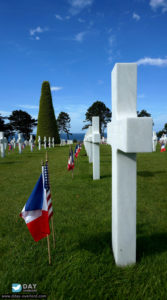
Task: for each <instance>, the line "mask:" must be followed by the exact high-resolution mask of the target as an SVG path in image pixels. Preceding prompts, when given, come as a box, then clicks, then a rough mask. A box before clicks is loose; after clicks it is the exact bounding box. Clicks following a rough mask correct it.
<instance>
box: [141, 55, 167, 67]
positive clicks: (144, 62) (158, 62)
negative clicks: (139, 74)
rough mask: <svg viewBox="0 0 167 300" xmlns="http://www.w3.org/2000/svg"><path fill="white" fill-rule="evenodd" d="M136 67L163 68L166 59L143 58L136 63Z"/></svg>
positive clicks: (166, 64) (165, 64)
mask: <svg viewBox="0 0 167 300" xmlns="http://www.w3.org/2000/svg"><path fill="white" fill-rule="evenodd" d="M136 63H137V64H138V65H150V66H158V67H165V66H167V58H164V59H162V58H151V57H145V58H141V59H139V60H138V61H137V62H136Z"/></svg>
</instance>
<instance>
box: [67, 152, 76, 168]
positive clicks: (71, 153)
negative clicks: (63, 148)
mask: <svg viewBox="0 0 167 300" xmlns="http://www.w3.org/2000/svg"><path fill="white" fill-rule="evenodd" d="M67 169H68V171H70V170H73V169H74V157H73V150H72V149H71V151H70V153H69V159H68V166H67Z"/></svg>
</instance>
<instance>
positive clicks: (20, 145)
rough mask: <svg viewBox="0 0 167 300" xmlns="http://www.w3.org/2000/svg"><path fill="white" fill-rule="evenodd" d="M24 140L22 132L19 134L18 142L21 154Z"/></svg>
mask: <svg viewBox="0 0 167 300" xmlns="http://www.w3.org/2000/svg"><path fill="white" fill-rule="evenodd" d="M22 142H23V138H22V133H19V134H18V144H19V153H20V154H21V151H22V149H21V147H22Z"/></svg>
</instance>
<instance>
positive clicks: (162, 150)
mask: <svg viewBox="0 0 167 300" xmlns="http://www.w3.org/2000/svg"><path fill="white" fill-rule="evenodd" d="M164 151H166V149H165V144H162V145H161V152H164Z"/></svg>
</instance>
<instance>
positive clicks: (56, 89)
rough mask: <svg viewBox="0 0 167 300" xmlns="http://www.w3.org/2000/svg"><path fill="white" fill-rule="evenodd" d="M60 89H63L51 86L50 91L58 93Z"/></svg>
mask: <svg viewBox="0 0 167 300" xmlns="http://www.w3.org/2000/svg"><path fill="white" fill-rule="evenodd" d="M62 89H63V87H62V86H52V87H51V91H52V92H57V91H60V90H62Z"/></svg>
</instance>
